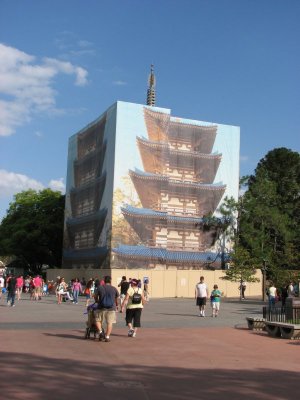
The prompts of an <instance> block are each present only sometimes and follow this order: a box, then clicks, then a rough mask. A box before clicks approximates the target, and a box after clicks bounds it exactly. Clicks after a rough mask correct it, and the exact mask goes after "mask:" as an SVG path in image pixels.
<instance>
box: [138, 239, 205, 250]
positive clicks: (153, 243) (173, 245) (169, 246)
mask: <svg viewBox="0 0 300 400" xmlns="http://www.w3.org/2000/svg"><path fill="white" fill-rule="evenodd" d="M143 245H145V246H147V247H150V248H159V249H166V250H176V251H198V252H199V251H201V252H202V251H205V250H207V246H204V245H196V244H195V245H182V244H180V243H177V242H171V241H169V240H167V243H157V240H146V241H145V242H143Z"/></svg>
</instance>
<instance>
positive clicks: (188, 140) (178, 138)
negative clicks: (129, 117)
mask: <svg viewBox="0 0 300 400" xmlns="http://www.w3.org/2000/svg"><path fill="white" fill-rule="evenodd" d="M144 118H145V123H146V127H147V132H148V137H149V139H150V140H152V141H157V142H169V143H172V145H173V146H175V147H176V146H178V145H180V146H186V145H187V146H190V148H191V149H194V150H196V149H198V150H199V151H201V152H202V153H207V154H210V153H211V152H212V148H213V145H214V142H215V138H216V134H217V128H218V127H217V125H215V124H207V123H203V125H200V124H199V123H196V122H195V124H193V123H191V121H189V122H188V123H187V122H185V121H184V120H182V119H181V118H174V117H171V116H170V115H169V114H164V113H161V112H157V111H153V110H152V109H150V108H147V107H144Z"/></svg>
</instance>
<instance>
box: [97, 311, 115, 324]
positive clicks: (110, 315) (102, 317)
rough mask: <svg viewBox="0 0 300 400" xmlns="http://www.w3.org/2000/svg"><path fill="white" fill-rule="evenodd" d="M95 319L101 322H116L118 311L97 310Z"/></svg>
mask: <svg viewBox="0 0 300 400" xmlns="http://www.w3.org/2000/svg"><path fill="white" fill-rule="evenodd" d="M94 316H95V321H96V322H100V323H101V324H102V323H103V322H104V321H105V322H106V323H107V324H115V323H116V322H117V319H116V312H115V311H114V310H95V311H94Z"/></svg>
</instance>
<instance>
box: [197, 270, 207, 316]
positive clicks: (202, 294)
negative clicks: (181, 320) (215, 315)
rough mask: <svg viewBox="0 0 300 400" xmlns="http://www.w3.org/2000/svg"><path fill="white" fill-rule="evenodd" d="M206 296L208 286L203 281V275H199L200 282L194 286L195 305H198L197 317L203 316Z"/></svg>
mask: <svg viewBox="0 0 300 400" xmlns="http://www.w3.org/2000/svg"><path fill="white" fill-rule="evenodd" d="M207 297H208V287H207V285H206V283H204V276H201V277H200V282H199V283H197V285H196V287H195V299H196V305H197V306H199V310H200V314H199V317H205V306H206V299H207Z"/></svg>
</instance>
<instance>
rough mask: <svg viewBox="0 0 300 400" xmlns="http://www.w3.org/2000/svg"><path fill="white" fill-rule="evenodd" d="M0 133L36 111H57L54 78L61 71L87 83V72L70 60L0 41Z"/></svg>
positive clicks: (81, 83) (80, 83) (79, 83)
mask: <svg viewBox="0 0 300 400" xmlns="http://www.w3.org/2000/svg"><path fill="white" fill-rule="evenodd" d="M0 60H1V63H0V95H1V98H0V136H8V135H11V134H13V133H14V132H15V129H16V128H17V127H18V126H21V125H23V124H25V123H26V122H28V121H30V119H31V117H32V114H33V113H35V112H49V111H51V112H53V113H55V112H57V108H56V95H57V92H56V90H55V89H54V83H53V80H54V78H55V77H56V76H57V75H58V74H66V75H73V76H75V85H77V86H85V85H86V84H87V83H88V81H87V75H88V72H87V71H86V70H85V69H84V68H82V67H79V66H77V65H74V64H72V63H70V62H68V61H60V60H58V59H55V58H47V57H46V58H44V59H42V60H41V61H40V62H39V61H37V59H36V57H34V56H31V55H29V54H26V53H24V52H22V51H20V50H18V49H16V48H13V47H9V46H6V45H4V44H2V43H0Z"/></svg>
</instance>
